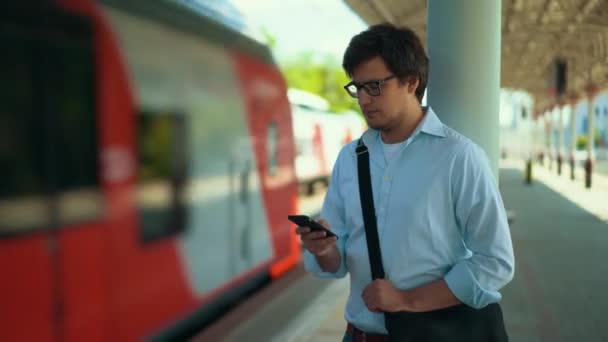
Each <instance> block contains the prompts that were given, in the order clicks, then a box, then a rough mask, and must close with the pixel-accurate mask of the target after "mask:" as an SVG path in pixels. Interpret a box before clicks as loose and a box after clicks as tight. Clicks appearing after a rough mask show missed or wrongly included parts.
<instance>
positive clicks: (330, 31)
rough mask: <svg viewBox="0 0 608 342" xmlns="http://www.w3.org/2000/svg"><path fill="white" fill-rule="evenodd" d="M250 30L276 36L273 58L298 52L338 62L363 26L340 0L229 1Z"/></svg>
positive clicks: (290, 56) (364, 26)
mask: <svg viewBox="0 0 608 342" xmlns="http://www.w3.org/2000/svg"><path fill="white" fill-rule="evenodd" d="M230 2H231V3H232V4H233V5H234V6H235V7H236V8H237V9H238V10H240V11H241V12H242V14H243V15H244V16H245V20H246V22H247V23H248V25H249V27H250V29H252V30H253V31H254V32H255V31H257V32H258V33H259V32H260V30H261V29H262V28H265V29H266V30H267V31H268V32H270V33H271V34H272V35H273V36H275V37H276V40H277V42H276V44H277V45H276V51H275V57H276V58H277V59H278V60H279V61H284V60H288V59H291V58H293V57H294V56H297V55H298V54H299V53H302V52H313V53H316V54H319V55H330V56H333V57H334V58H335V59H336V60H337V61H340V62H341V61H342V55H343V53H344V50H345V49H346V46H347V44H348V42H349V41H350V38H351V37H352V36H354V35H355V34H357V33H359V32H361V31H363V30H365V29H366V28H367V25H366V24H365V23H364V22H363V21H362V20H361V19H360V18H359V17H358V16H357V15H356V14H355V13H354V12H353V11H352V10H351V9H350V7H348V6H347V5H346V4H345V3H344V2H343V1H342V0H231V1H230Z"/></svg>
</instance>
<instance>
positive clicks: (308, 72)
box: [280, 52, 359, 113]
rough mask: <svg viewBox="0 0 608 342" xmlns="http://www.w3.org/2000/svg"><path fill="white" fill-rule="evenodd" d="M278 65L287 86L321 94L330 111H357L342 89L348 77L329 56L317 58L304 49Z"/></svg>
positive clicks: (351, 99) (353, 100)
mask: <svg viewBox="0 0 608 342" xmlns="http://www.w3.org/2000/svg"><path fill="white" fill-rule="evenodd" d="M280 67H281V71H282V72H283V75H284V76H285V78H286V80H287V84H288V86H289V87H291V88H297V89H301V90H305V91H308V92H311V93H313V94H317V95H319V96H322V97H323V98H325V99H327V101H328V102H329V103H330V111H332V112H336V113H339V112H344V111H347V110H355V111H358V110H359V106H358V105H357V101H356V100H355V99H353V98H351V97H350V96H349V95H348V94H347V93H346V91H345V90H344V85H345V84H346V83H348V82H349V81H350V79H349V78H348V76H347V75H346V74H345V73H344V70H342V67H341V65H340V63H339V62H338V61H337V60H336V59H335V58H333V57H332V56H325V57H324V58H318V57H317V56H315V55H314V54H313V53H312V52H303V53H301V54H299V55H298V56H296V57H295V58H293V59H291V60H288V61H285V62H284V63H282V64H281V65H280Z"/></svg>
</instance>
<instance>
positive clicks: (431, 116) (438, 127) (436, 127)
mask: <svg viewBox="0 0 608 342" xmlns="http://www.w3.org/2000/svg"><path fill="white" fill-rule="evenodd" d="M425 108H426V115H425V116H424V119H422V124H421V127H420V131H422V132H424V133H426V134H431V135H435V136H438V137H442V138H445V129H444V127H443V123H442V122H441V120H439V118H438V117H437V115H436V114H435V112H434V111H433V109H432V108H431V107H425Z"/></svg>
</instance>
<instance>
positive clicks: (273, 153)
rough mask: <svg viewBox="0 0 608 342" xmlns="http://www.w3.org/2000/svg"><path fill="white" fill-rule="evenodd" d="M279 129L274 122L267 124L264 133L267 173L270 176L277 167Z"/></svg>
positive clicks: (275, 171)
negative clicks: (265, 133) (265, 132)
mask: <svg viewBox="0 0 608 342" xmlns="http://www.w3.org/2000/svg"><path fill="white" fill-rule="evenodd" d="M278 143H279V130H278V129H277V124H276V122H273V123H271V124H270V125H269V126H268V132H267V135H266V152H267V153H268V174H270V175H271V176H273V175H275V174H276V173H277V168H278V167H279V146H278V145H279V144H278Z"/></svg>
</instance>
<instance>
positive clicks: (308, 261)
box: [304, 244, 346, 278]
mask: <svg viewBox="0 0 608 342" xmlns="http://www.w3.org/2000/svg"><path fill="white" fill-rule="evenodd" d="M338 250H339V251H340V257H341V259H342V260H341V263H340V268H339V269H338V270H337V271H336V272H335V273H332V272H327V271H323V269H321V266H319V263H318V262H317V258H316V257H315V256H314V255H313V254H312V253H310V252H309V251H307V250H304V269H305V270H306V271H308V272H310V273H312V274H314V275H315V276H317V277H319V278H342V277H344V276H345V275H346V263H345V262H344V252H343V251H344V247H342V246H340V244H338Z"/></svg>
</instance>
